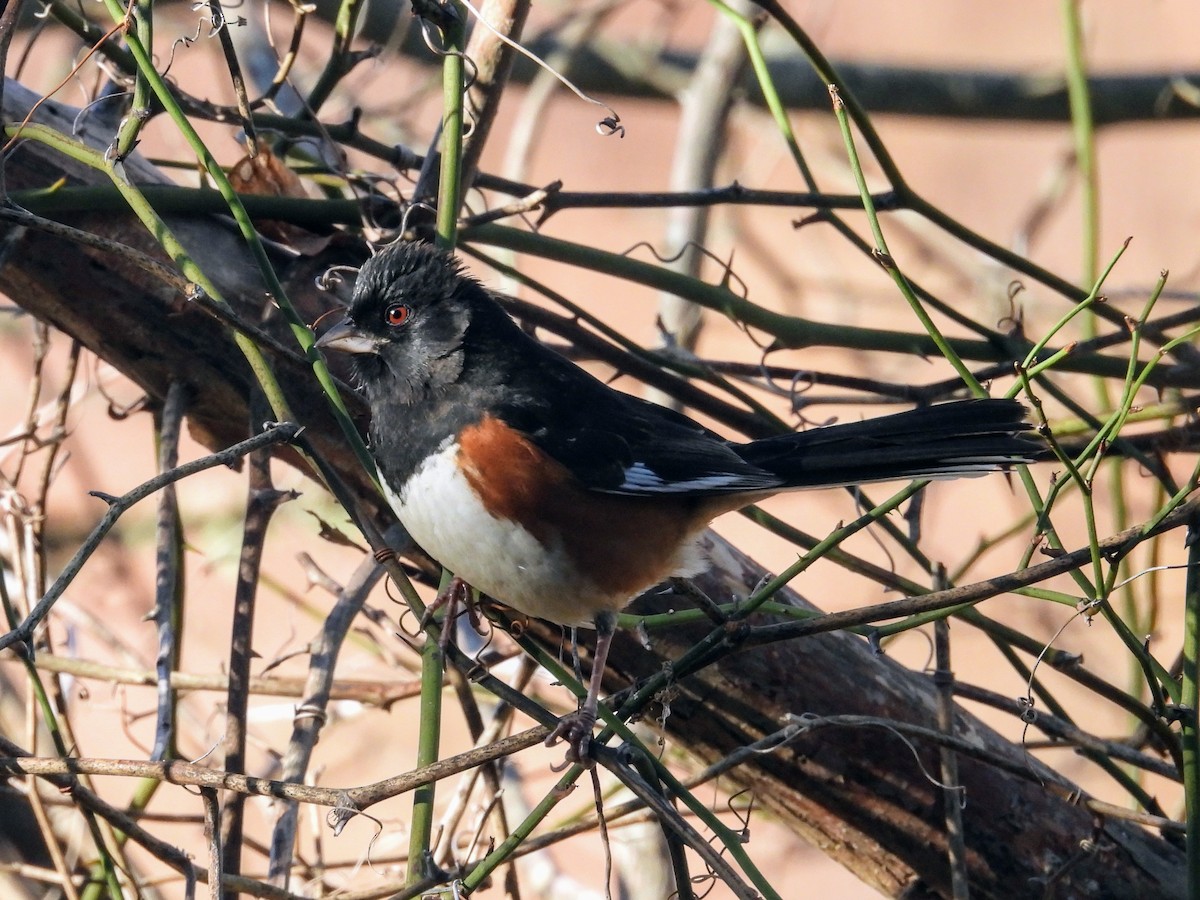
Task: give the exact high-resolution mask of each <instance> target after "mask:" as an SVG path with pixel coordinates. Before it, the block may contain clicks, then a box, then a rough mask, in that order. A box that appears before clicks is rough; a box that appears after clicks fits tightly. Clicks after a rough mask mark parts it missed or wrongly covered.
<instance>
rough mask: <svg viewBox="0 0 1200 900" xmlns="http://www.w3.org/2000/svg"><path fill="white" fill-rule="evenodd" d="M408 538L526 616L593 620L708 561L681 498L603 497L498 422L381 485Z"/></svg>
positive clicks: (573, 622)
mask: <svg viewBox="0 0 1200 900" xmlns="http://www.w3.org/2000/svg"><path fill="white" fill-rule="evenodd" d="M386 490H387V493H388V500H389V501H390V502H391V505H392V507H393V509H395V511H396V514H397V515H398V516H399V517H400V521H401V522H402V523H403V524H404V526H405V528H407V529H408V531H409V533H410V534H411V535H412V537H413V539H414V540H415V541H416V542H417V543H418V544H419V545H420V546H421V547H422V549H424V550H425V552H427V553H428V554H430V555H431V556H432V557H434V559H436V560H437V561H438V562H440V563H442V565H444V566H446V568H448V569H450V570H451V571H452V572H454V574H456V575H458V576H459V577H460V578H462V579H464V580H465V581H467V582H468V583H469V584H471V585H472V586H473V587H475V588H477V589H479V590H481V591H483V592H484V593H486V594H488V595H490V596H492V597H494V598H495V599H497V600H499V601H500V602H502V603H504V604H506V605H508V606H511V607H513V608H514V609H516V610H518V611H520V612H523V613H525V614H527V615H531V616H537V617H538V618H543V619H548V620H550V621H552V622H557V623H559V624H562V625H582V626H588V627H590V626H591V625H592V623H593V619H594V616H595V614H596V613H597V612H601V611H617V610H620V609H621V608H623V607H624V606H625V605H626V604H627V603H628V602H629V601H630V600H631V599H632V598H633V597H635V596H637V595H638V594H640V593H641V592H642V591H644V590H646V589H648V588H650V587H652V586H654V585H655V584H657V583H659V582H660V581H662V580H664V579H665V578H668V577H670V576H672V575H692V574H695V573H696V572H698V571H700V570H701V569H702V568H703V561H702V559H701V558H700V557H699V555H698V553H697V552H696V551H695V549H694V543H695V541H694V538H695V534H696V532H697V531H698V530H699V529H700V528H702V527H703V524H704V522H696V521H694V517H692V516H691V515H690V513H689V510H688V509H687V508H686V506H685V504H683V503H682V502H681V501H675V500H671V499H668V498H654V499H643V498H630V497H620V496H611V495H607V494H597V493H594V492H591V491H587V490H585V489H584V488H582V487H581V486H579V485H578V484H577V483H576V482H575V479H574V478H573V477H572V476H571V475H570V473H569V472H567V471H566V470H565V469H564V468H563V467H562V466H561V465H560V464H558V463H557V462H555V461H554V460H552V459H549V458H548V457H546V455H545V454H544V453H542V452H541V451H540V450H538V449H537V448H536V447H533V446H532V445H531V444H529V443H528V442H527V441H525V440H523V439H520V438H519V437H516V436H515V435H514V433H513V432H511V431H509V430H508V429H506V428H504V426H502V425H500V424H499V423H497V422H496V421H495V420H493V419H487V418H485V419H484V420H483V421H482V422H481V423H480V424H479V425H476V426H472V427H471V428H468V429H466V430H464V431H463V432H462V434H461V435H460V437H459V440H457V441H452V442H447V443H446V444H445V445H443V446H442V447H441V448H439V449H438V451H437V452H435V453H434V454H432V455H431V456H429V457H427V458H426V459H425V461H424V462H423V463H421V464H420V465H419V466H417V467H416V469H415V470H414V471H413V473H412V474H411V475H410V476H409V477H408V478H407V479H406V481H405V482H404V483H403V484H402V485H399V486H394V485H389V486H387V487H386Z"/></svg>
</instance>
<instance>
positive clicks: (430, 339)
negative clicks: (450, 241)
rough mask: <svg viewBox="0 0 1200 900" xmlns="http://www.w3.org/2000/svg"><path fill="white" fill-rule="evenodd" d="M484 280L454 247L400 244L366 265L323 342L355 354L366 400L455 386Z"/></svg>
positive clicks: (411, 397)
mask: <svg viewBox="0 0 1200 900" xmlns="http://www.w3.org/2000/svg"><path fill="white" fill-rule="evenodd" d="M480 296H482V297H483V302H485V303H487V302H490V300H488V298H487V297H486V294H485V292H484V289H483V288H482V286H481V285H480V284H479V283H478V282H477V281H475V280H474V279H473V278H471V277H470V276H469V275H467V274H466V273H465V272H464V271H463V270H462V267H461V266H460V265H459V263H458V261H457V260H456V259H455V258H454V257H453V256H451V255H450V254H448V253H445V252H443V251H441V250H437V249H435V248H433V247H431V246H429V245H427V244H417V243H396V244H393V245H391V246H389V247H387V248H385V249H384V250H382V251H381V252H379V253H378V254H376V255H375V256H374V257H372V258H371V259H370V260H368V261H367V262H366V264H365V265H364V266H363V267H362V269H361V270H360V271H359V275H358V281H357V283H356V284H355V287H354V296H353V298H352V299H351V302H350V308H349V309H348V310H347V311H346V313H345V315H344V316H343V318H342V319H341V321H340V322H338V323H337V324H335V325H334V326H333V327H332V328H330V329H329V330H328V331H326V332H325V333H324V334H323V335H322V336H321V337H320V338H319V339H318V340H317V346H318V347H319V348H321V349H322V350H335V351H338V352H341V353H349V354H353V355H354V371H355V375H356V377H357V379H358V381H359V382H360V384H361V386H362V387H363V389H364V390H365V391H366V393H367V399H368V400H369V401H370V402H372V404H374V402H375V401H376V400H377V399H379V400H383V399H390V400H396V401H400V402H402V403H411V402H413V401H415V400H416V399H417V398H418V397H421V396H423V395H428V394H432V393H437V392H438V390H439V389H440V388H444V387H446V386H448V385H451V384H453V383H454V382H455V381H456V380H457V379H458V378H459V376H460V375H461V373H462V370H463V364H464V351H463V341H464V338H465V336H466V333H467V327H468V325H469V324H470V322H471V315H472V307H473V305H475V304H476V303H477V302H478V298H479V297H480Z"/></svg>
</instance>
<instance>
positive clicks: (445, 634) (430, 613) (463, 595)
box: [420, 575, 471, 650]
mask: <svg viewBox="0 0 1200 900" xmlns="http://www.w3.org/2000/svg"><path fill="white" fill-rule="evenodd" d="M470 605H471V586H470V585H469V584H467V583H466V582H465V581H463V580H462V579H461V578H459V577H458V576H457V575H455V576H454V577H453V578H451V579H450V583H449V584H448V585H446V588H445V590H442V591H439V592H438V595H437V596H436V597H434V598H433V602H432V603H430V604H429V605H428V606H427V607H425V612H424V613H423V614H422V615H421V622H420V625H421V629H422V630H424V629H425V627H426V626H427V625H429V623H430V622H432V621H433V617H434V615H435V614H436V613H437V611H438V610H439V609H442V608H443V607H445V609H446V615H445V618H443V619H442V634H441V637H440V638H439V643H440V644H441V647H442V650H445V649H446V646H447V645H448V644H449V643H450V635H451V633H452V632H453V631H454V620H455V618H456V617H457V616H458V611H459V609H460V608H462V607H469V606H470Z"/></svg>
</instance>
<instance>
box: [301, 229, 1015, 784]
mask: <svg viewBox="0 0 1200 900" xmlns="http://www.w3.org/2000/svg"><path fill="white" fill-rule="evenodd" d="M316 344H317V346H318V347H319V348H321V349H322V350H323V351H333V352H340V353H343V354H349V355H350V357H351V371H352V376H353V380H354V381H355V382H356V384H357V386H358V387H359V388H360V389H361V390H362V391H363V393H364V394H365V396H366V400H367V402H368V405H369V407H370V412H371V421H370V426H369V432H368V439H369V445H370V449H371V453H372V456H373V457H374V459H375V461H376V464H377V466H378V474H379V477H380V483H381V486H382V488H383V491H384V493H385V495H386V497H387V499H388V502H389V503H390V505H391V507H392V509H393V510H394V511H395V513H396V515H397V516H398V517H399V519H400V522H401V524H402V525H403V526H404V527H405V529H406V530H407V531H408V532H409V534H410V535H411V537H412V538H413V540H414V541H415V542H416V543H417V544H418V545H419V546H420V547H421V548H422V549H423V550H424V551H425V552H426V553H428V554H429V555H430V556H431V557H432V558H433V559H435V560H437V561H438V562H439V563H441V564H442V565H443V566H445V567H446V568H447V569H448V570H450V571H451V572H452V573H453V574H454V575H455V576H456V578H458V579H461V581H462V582H465V583H466V584H469V585H470V586H471V587H473V588H475V589H476V590H478V591H480V592H482V593H484V594H486V595H488V596H489V597H491V598H493V599H495V600H497V601H499V602H500V603H502V604H504V605H506V606H509V607H511V608H513V609H515V610H517V611H518V612H520V613H523V614H525V615H528V616H532V617H536V618H540V619H545V620H547V621H550V622H552V623H557V624H558V625H562V626H572V627H584V628H593V629H595V631H596V649H595V652H594V656H593V665H592V674H591V678H590V681H589V685H588V691H587V694H586V697H585V699H584V701H583V703H582V704H581V705H580V707H579V708H578V709H577V710H576V711H575V712H574V713H571V714H569V715H567V716H564V717H562V718H561V719H560V722H559V724H558V726H557V727H556V728H555V729H554V730H553V731H552V732H551V733H550V735H549V737H548V738H547V744H550V745H553V744H555V743H557V742H558V741H560V740H565V741H566V742H567V745H568V750H567V757H568V760H571V761H581V762H585V764H586V760H587V753H588V745H589V742H590V740H591V736H592V732H593V729H594V726H595V723H596V718H597V712H598V704H599V694H600V690H601V681H602V677H603V672H604V666H605V661H606V659H607V655H608V650H609V646H610V644H611V641H612V638H613V634H614V631H615V628H616V624H617V615H618V613H619V612H620V611H621V610H622V609H623V608H624V607H625V606H626V605H627V604H628V603H629V602H630V601H631V600H632V599H634V598H635V597H637V596H639V595H640V594H642V593H644V592H645V591H647V590H649V589H650V588H653V587H655V586H656V585H658V584H660V583H662V582H664V581H666V580H668V579H670V578H688V577H691V576H694V575H697V574H699V573H700V572H702V571H703V570H704V568H705V560H704V558H703V555H702V554H701V553H700V552H699V550H698V549H697V541H698V539H699V537H700V535H701V533H702V532H703V530H704V529H705V528H706V527H707V526H708V524H709V522H710V521H711V520H712V519H714V518H715V517H717V516H719V515H721V514H722V513H725V512H730V511H733V510H736V509H739V508H741V507H744V506H746V505H748V504H750V503H753V502H757V501H759V500H762V499H763V498H766V497H769V496H771V495H773V494H776V493H779V492H781V491H788V490H796V489H801V488H820V487H830V486H849V485H858V484H863V483H868V482H876V481H892V480H899V479H925V478H946V477H954V476H960V475H975V474H980V473H983V472H988V471H994V470H997V469H1005V468H1009V467H1011V466H1013V465H1016V464H1019V463H1023V462H1029V461H1031V460H1032V459H1033V458H1034V453H1033V447H1034V441H1032V440H1031V439H1030V438H1029V436H1028V432H1029V431H1030V428H1031V426H1030V425H1029V423H1028V422H1027V420H1026V410H1025V407H1024V406H1023V404H1021V403H1020V402H1019V401H1016V400H1010V399H991V398H983V399H970V400H958V401H951V402H948V403H943V404H936V405H932V406H925V407H918V408H915V409H912V410H909V411H906V412H901V413H895V414H892V415H887V416H881V417H878V418H873V419H866V420H863V421H856V422H848V423H843V424H833V425H826V426H822V427H815V428H810V429H807V430H803V431H797V432H793V433H786V434H781V435H778V436H772V437H766V438H761V439H758V440H751V441H748V442H745V443H739V442H736V441H732V440H729V439H727V438H725V437H722V436H721V435H719V434H717V433H715V432H714V431H712V430H710V429H708V428H706V427H704V426H702V425H700V424H699V423H697V422H696V421H694V420H693V419H691V418H689V417H688V416H686V415H684V414H683V413H680V412H676V411H674V410H671V409H668V408H667V407H664V406H661V405H657V404H654V403H651V402H649V401H646V400H643V399H640V398H638V397H635V396H633V395H631V394H627V393H624V392H622V391H619V390H617V389H615V388H613V387H611V386H609V385H607V384H605V383H604V382H603V381H601V380H599V379H598V378H596V377H594V376H593V375H591V374H590V373H588V372H587V371H585V370H584V369H582V368H580V367H579V366H577V365H576V364H575V363H573V362H572V361H570V360H568V359H567V358H566V357H565V356H563V355H561V354H559V353H558V352H556V351H555V350H553V349H552V348H550V347H547V346H546V345H544V344H543V343H541V342H540V341H539V340H537V338H536V337H534V336H532V335H531V334H529V333H527V332H526V331H524V330H523V329H522V328H521V327H520V326H519V325H518V324H517V323H516V322H515V321H514V320H513V319H512V318H511V317H510V316H509V315H508V314H507V313H506V312H505V310H504V309H503V308H502V306H501V305H500V303H499V302H498V301H497V299H496V295H493V294H492V293H491V292H490V291H489V290H488V289H487V288H486V287H484V285H483V284H482V283H481V282H480V281H478V280H477V279H476V278H474V277H473V276H471V275H470V274H469V273H468V272H467V270H466V269H465V267H464V266H463V265H462V263H461V262H460V261H459V260H458V258H457V257H456V256H455V255H453V254H452V253H450V252H449V251H446V250H442V249H439V248H436V247H434V246H432V245H430V244H427V243H423V242H417V241H397V242H394V243H392V244H390V245H388V246H386V247H384V248H382V249H380V250H379V251H378V252H377V253H376V254H375V255H374V256H372V257H371V258H370V259H368V260H367V262H366V263H364V264H363V266H362V268H361V269H360V271H359V273H358V277H357V280H356V283H355V287H354V290H353V293H352V296H351V299H350V303H349V306H348V308H347V309H346V310H345V311H344V313H343V315H342V317H341V319H340V320H338V321H337V322H336V323H335V324H333V325H332V327H330V328H329V329H328V330H327V331H325V332H324V333H323V334H322V335H321V336H320V337H319V338H318V339H317V341H316Z"/></svg>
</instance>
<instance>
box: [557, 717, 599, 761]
mask: <svg viewBox="0 0 1200 900" xmlns="http://www.w3.org/2000/svg"><path fill="white" fill-rule="evenodd" d="M595 725H596V713H595V711H594V710H590V709H588V708H587V707H583V708H580V709H577V710H575V712H573V713H567V715H565V716H563V717H562V718H560V719H559V720H558V724H557V725H556V726H555V727H554V730H553V731H551V732H550V734H549V736H548V737H547V738H546V746H547V747H553V746H555V745H556V744H558V742H559V741H566V743H567V758H566V761H565V762H564V763H563V764H562V765H561V766H556V767H554V771H556V772H558V771H561V770H562V769H565V768H566V767H567V766H569V765H572V764H573V763H578V764H579V765H581V766H583V767H584V768H585V769H590V768H591V767H592V766H594V765H595V761H594V760H593V759H592V758H591V755H590V753H589V752H588V751H589V749H590V747H591V743H592V729H593V728H594V727H595Z"/></svg>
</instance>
